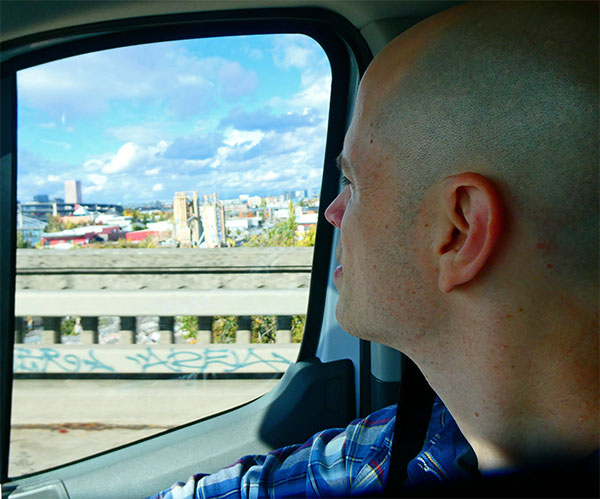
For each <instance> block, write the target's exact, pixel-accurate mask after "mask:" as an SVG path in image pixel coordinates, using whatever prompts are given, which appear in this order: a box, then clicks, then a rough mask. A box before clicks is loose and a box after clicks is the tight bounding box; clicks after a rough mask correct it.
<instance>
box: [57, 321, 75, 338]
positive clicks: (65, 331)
mask: <svg viewBox="0 0 600 499" xmlns="http://www.w3.org/2000/svg"><path fill="white" fill-rule="evenodd" d="M75 320H76V319H75V317H65V318H64V319H63V320H62V322H61V323H60V334H61V335H62V336H73V335H74V334H75Z"/></svg>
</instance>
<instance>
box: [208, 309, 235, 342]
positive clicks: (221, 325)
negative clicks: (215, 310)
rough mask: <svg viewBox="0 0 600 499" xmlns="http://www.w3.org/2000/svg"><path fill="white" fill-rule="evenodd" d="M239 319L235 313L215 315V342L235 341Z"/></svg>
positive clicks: (213, 333)
mask: <svg viewBox="0 0 600 499" xmlns="http://www.w3.org/2000/svg"><path fill="white" fill-rule="evenodd" d="M237 329H238V320H237V317H236V316H234V315H218V316H215V317H214V319H213V323H212V342H213V343H235V333H236V331H237Z"/></svg>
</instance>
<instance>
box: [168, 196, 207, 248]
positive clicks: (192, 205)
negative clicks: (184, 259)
mask: <svg viewBox="0 0 600 499" xmlns="http://www.w3.org/2000/svg"><path fill="white" fill-rule="evenodd" d="M173 218H174V220H175V231H174V232H175V240H176V241H177V242H179V244H180V245H181V246H183V247H190V246H197V245H198V244H200V236H201V223H202V222H201V220H200V214H199V212H198V193H197V192H194V193H193V195H192V199H191V200H189V199H188V197H187V193H185V192H176V193H175V198H174V199H173Z"/></svg>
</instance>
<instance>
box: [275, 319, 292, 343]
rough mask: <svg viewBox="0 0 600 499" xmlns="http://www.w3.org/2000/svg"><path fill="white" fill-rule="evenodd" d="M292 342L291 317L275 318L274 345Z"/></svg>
mask: <svg viewBox="0 0 600 499" xmlns="http://www.w3.org/2000/svg"><path fill="white" fill-rule="evenodd" d="M291 342H292V316H291V315H278V316H277V332H276V333H275V343H291Z"/></svg>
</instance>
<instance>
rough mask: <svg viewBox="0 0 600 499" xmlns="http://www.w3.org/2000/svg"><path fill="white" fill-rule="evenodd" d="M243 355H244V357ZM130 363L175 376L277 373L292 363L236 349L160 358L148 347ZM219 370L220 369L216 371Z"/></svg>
mask: <svg viewBox="0 0 600 499" xmlns="http://www.w3.org/2000/svg"><path fill="white" fill-rule="evenodd" d="M240 353H241V355H240ZM126 358H127V359H129V360H131V361H133V362H136V363H137V364H138V368H139V369H140V370H141V372H147V371H148V370H149V369H152V368H154V367H156V366H162V367H164V368H166V369H168V370H169V371H171V372H176V373H180V372H184V371H190V370H191V371H197V372H215V371H220V372H236V371H239V370H240V369H246V368H248V367H250V366H257V365H260V366H261V367H263V369H261V371H262V370H264V367H269V368H271V370H273V371H275V372H277V371H281V370H282V369H281V367H283V368H284V369H283V370H285V368H286V367H287V366H288V365H290V364H291V361H289V360H288V359H286V358H285V357H283V356H282V355H279V354H278V353H277V352H272V351H271V352H265V351H262V352H257V351H256V350H255V349H254V348H247V349H243V350H241V351H236V350H233V349H225V348H223V349H212V348H211V349H208V348H205V349H203V350H200V351H190V350H184V351H181V350H179V351H175V350H174V349H171V350H170V352H169V353H168V354H167V355H164V356H163V357H161V356H159V355H158V354H157V352H156V351H154V350H153V349H152V348H151V347H147V348H146V351H145V352H144V353H138V354H136V355H135V356H127V357H126ZM216 366H218V367H219V368H218V369H214V368H215V367H216Z"/></svg>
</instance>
